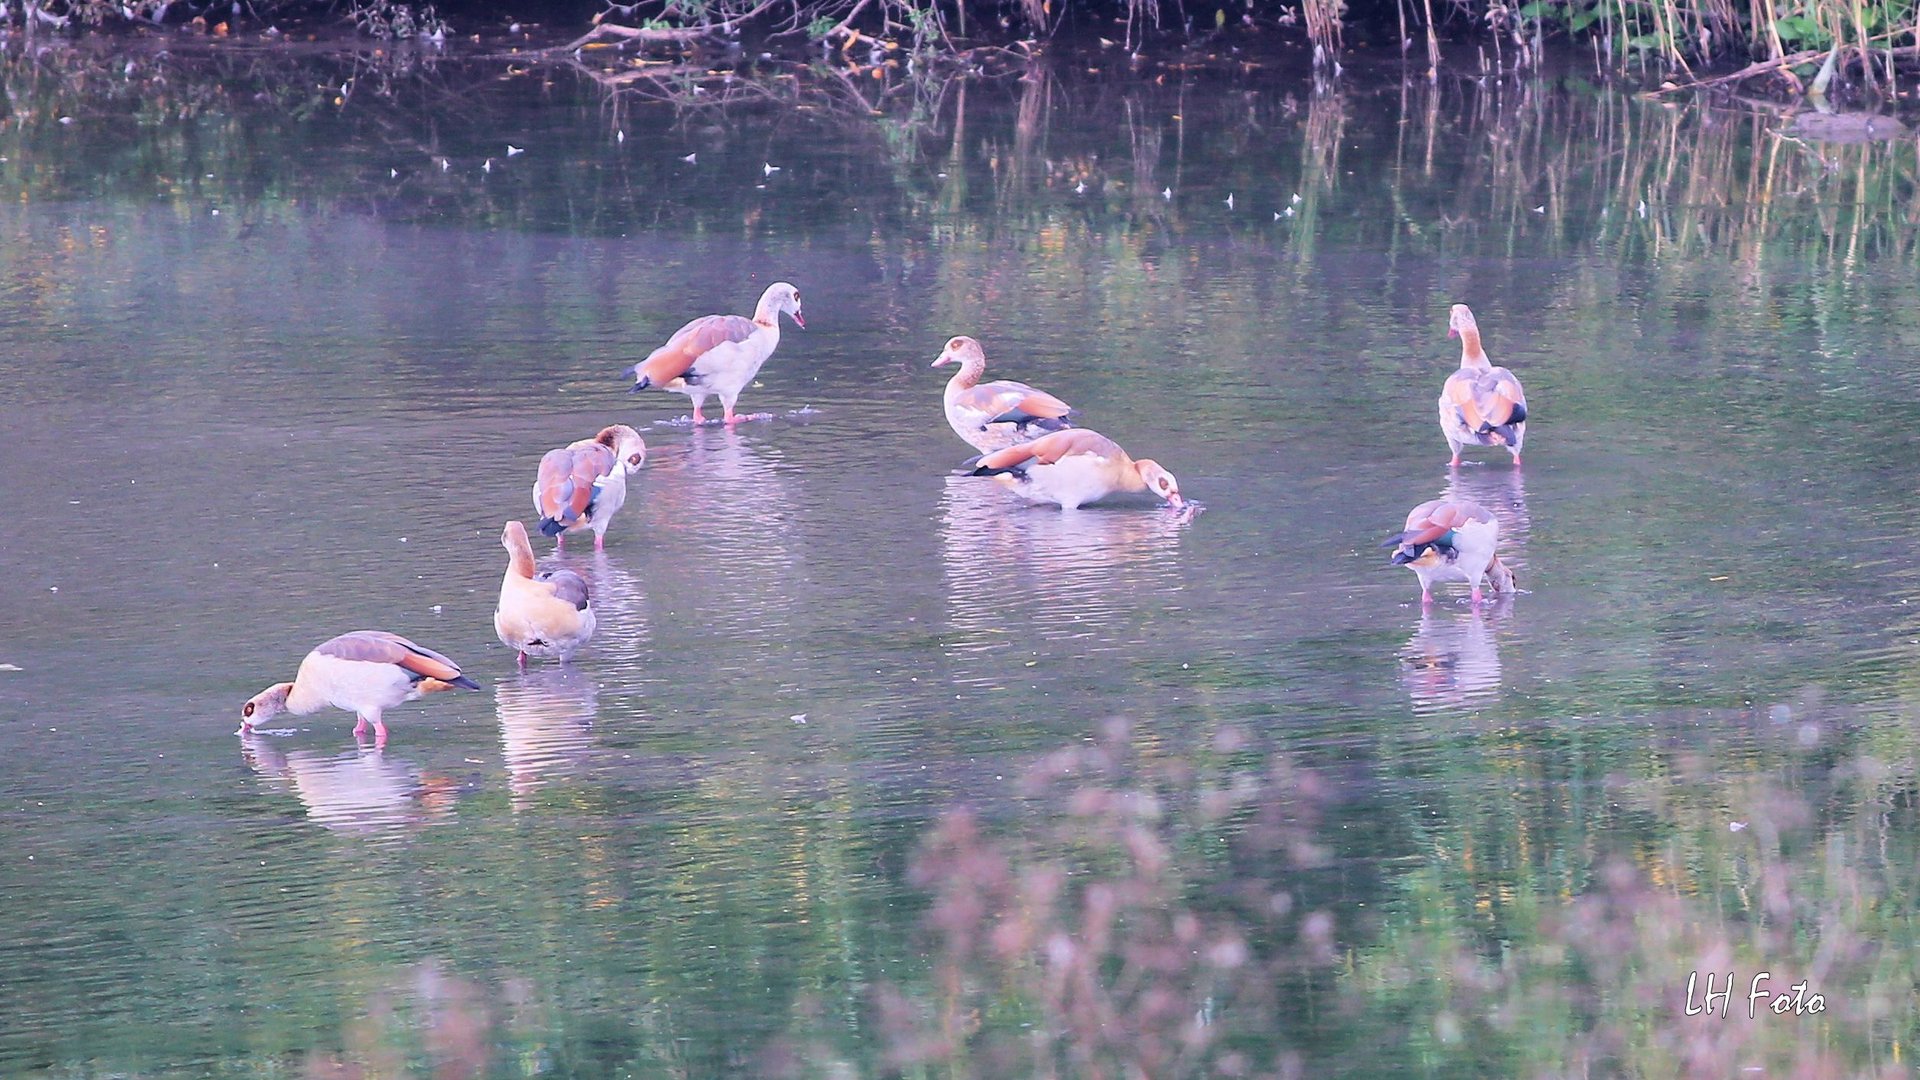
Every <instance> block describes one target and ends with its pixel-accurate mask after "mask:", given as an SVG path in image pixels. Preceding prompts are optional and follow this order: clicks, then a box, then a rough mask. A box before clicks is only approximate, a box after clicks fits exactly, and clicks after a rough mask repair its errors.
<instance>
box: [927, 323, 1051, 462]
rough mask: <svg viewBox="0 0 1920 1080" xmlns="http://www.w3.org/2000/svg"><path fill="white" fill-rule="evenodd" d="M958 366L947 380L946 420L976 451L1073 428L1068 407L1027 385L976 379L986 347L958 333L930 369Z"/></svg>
mask: <svg viewBox="0 0 1920 1080" xmlns="http://www.w3.org/2000/svg"><path fill="white" fill-rule="evenodd" d="M942 364H959V365H960V370H959V371H956V372H954V373H953V378H951V379H948V380H947V392H946V407H947V423H948V424H950V425H952V426H953V433H954V434H955V435H958V436H960V437H961V438H962V439H965V440H966V441H967V442H968V443H970V444H971V445H972V446H973V448H974V449H975V450H980V451H985V452H989V453H990V452H992V451H994V450H1003V449H1005V448H1007V447H1009V446H1012V445H1014V444H1015V443H1018V442H1023V441H1025V440H1027V439H1030V438H1032V437H1033V436H1035V435H1038V434H1044V433H1046V432H1049V431H1058V430H1060V429H1062V428H1068V427H1072V426H1073V425H1072V424H1070V423H1068V422H1067V417H1068V416H1069V415H1070V414H1071V413H1072V412H1073V408H1072V406H1070V405H1068V404H1067V403H1066V402H1064V401H1061V400H1060V399H1059V398H1057V397H1054V396H1053V395H1052V394H1049V393H1047V392H1046V391H1044V390H1035V389H1034V388H1033V387H1031V386H1028V385H1027V384H1026V383H1022V382H1013V381H1011V380H1006V379H1002V380H998V381H995V382H990V383H983V382H981V381H980V376H981V375H982V374H984V373H985V372H986V370H987V354H986V350H984V349H982V348H981V347H980V343H979V342H978V341H975V340H974V339H972V338H970V337H957V338H954V339H952V340H950V341H948V342H947V347H946V348H945V349H942V350H941V351H940V358H939V359H938V360H935V361H934V362H933V366H934V367H939V366H940V365H942Z"/></svg>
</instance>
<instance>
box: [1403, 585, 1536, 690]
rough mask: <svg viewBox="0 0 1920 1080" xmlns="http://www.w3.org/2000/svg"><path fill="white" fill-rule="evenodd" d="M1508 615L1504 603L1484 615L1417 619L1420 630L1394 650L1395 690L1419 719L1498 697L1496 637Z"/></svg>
mask: <svg viewBox="0 0 1920 1080" xmlns="http://www.w3.org/2000/svg"><path fill="white" fill-rule="evenodd" d="M1512 610H1513V601H1512V599H1511V598H1510V597H1500V598H1497V599H1495V600H1494V601H1493V602H1492V603H1490V604H1488V605H1486V606H1485V607H1484V609H1478V610H1470V611H1461V612H1453V611H1444V610H1443V611H1436V610H1434V609H1432V608H1428V609H1426V610H1424V611H1422V612H1421V614H1420V625H1419V627H1418V628H1417V629H1416V630H1414V632H1413V637H1411V638H1409V639H1408V640H1407V643H1406V644H1405V645H1404V646H1402V647H1401V649H1400V685H1401V686H1403V687H1405V688H1406V691H1407V696H1408V697H1409V698H1411V699H1412V701H1413V711H1414V712H1415V713H1416V714H1419V715H1425V714H1428V713H1434V712H1441V711H1444V710H1448V709H1462V708H1468V707H1471V706H1477V705H1480V704H1483V703H1486V702H1490V701H1493V700H1496V699H1497V698H1498V697H1499V696H1500V646H1499V642H1498V639H1497V634H1496V632H1497V631H1498V629H1499V627H1500V625H1501V624H1502V623H1504V622H1505V621H1506V619H1507V618H1508V617H1509V616H1510V614H1511V612H1512Z"/></svg>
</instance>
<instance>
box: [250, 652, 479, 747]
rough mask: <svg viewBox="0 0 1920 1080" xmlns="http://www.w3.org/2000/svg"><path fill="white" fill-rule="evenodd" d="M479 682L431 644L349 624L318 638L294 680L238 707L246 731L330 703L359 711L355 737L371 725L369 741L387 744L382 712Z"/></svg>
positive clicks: (378, 744) (337, 706) (473, 686)
mask: <svg viewBox="0 0 1920 1080" xmlns="http://www.w3.org/2000/svg"><path fill="white" fill-rule="evenodd" d="M456 686H464V687H466V688H467V689H469V690H478V689H480V684H479V683H477V682H474V681H473V680H472V679H469V678H467V677H466V676H465V675H462V674H460V667H459V665H457V664H455V663H454V662H453V661H451V660H449V659H447V658H446V657H445V656H442V655H440V654H439V653H437V652H434V651H433V650H432V649H427V648H422V647H421V646H419V645H415V644H414V643H413V642H411V641H408V640H407V639H406V638H403V637H401V636H400V635H399V634H389V633H387V632H386V631H384V630H353V631H349V632H348V633H345V634H341V635H340V636H339V637H337V638H334V639H332V640H331V641H324V642H321V643H320V644H319V645H318V646H315V648H314V650H313V651H312V652H310V653H308V654H307V656H306V659H304V660H302V661H300V670H299V671H298V672H297V673H296V674H295V675H294V677H293V681H292V682H283V683H275V684H273V685H272V686H269V687H267V688H266V689H265V690H262V691H260V692H259V693H258V694H255V695H254V696H253V697H251V698H249V699H248V700H247V703H246V704H245V705H243V706H241V707H240V730H239V731H237V732H235V734H236V735H245V734H247V733H248V732H250V731H252V730H253V729H254V728H255V727H257V726H259V725H261V724H264V723H266V722H267V721H268V720H271V719H273V718H274V717H276V716H278V715H280V714H281V713H283V712H285V713H292V714H293V715H295V716H304V715H306V714H307V713H311V712H319V711H320V710H321V709H324V708H326V707H328V706H332V707H334V708H336V709H345V710H347V711H348V712H350V713H353V714H355V715H356V716H357V717H359V723H357V724H355V725H354V726H353V736H354V738H356V739H358V738H359V737H360V736H362V735H364V734H366V733H367V725H369V724H371V725H373V745H374V746H376V747H379V746H385V745H386V744H387V725H386V724H385V723H384V722H382V720H381V718H380V714H381V713H382V712H384V711H385V710H387V709H391V708H393V707H394V706H395V705H398V704H400V703H401V702H403V701H412V700H414V699H415V698H417V697H419V696H421V695H422V694H431V693H435V692H437V691H440V690H451V689H453V688H454V687H456Z"/></svg>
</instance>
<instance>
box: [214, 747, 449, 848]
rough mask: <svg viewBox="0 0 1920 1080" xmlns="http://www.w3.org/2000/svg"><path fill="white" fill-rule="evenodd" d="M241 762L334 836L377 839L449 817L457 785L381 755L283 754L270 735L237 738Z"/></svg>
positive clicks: (362, 751) (382, 752)
mask: <svg viewBox="0 0 1920 1080" xmlns="http://www.w3.org/2000/svg"><path fill="white" fill-rule="evenodd" d="M240 756H241V758H242V760H244V761H245V762H246V763H247V767H248V768H250V769H252V770H253V771H254V772H257V773H259V774H260V775H261V776H262V777H265V778H266V780H267V787H268V789H269V790H273V791H278V792H285V793H289V794H292V795H293V796H294V797H295V798H297V799H299V800H300V805H301V806H302V807H304V808H305V809H306V812H307V819H308V820H310V821H312V822H314V823H315V824H318V825H320V826H322V827H324V828H327V829H331V830H334V831H336V832H352V833H379V832H389V831H393V830H398V829H404V828H407V827H410V826H415V825H420V824H424V823H426V822H428V821H432V820H436V819H444V818H447V817H450V816H451V815H452V813H453V806H454V802H455V801H456V799H457V797H458V796H457V786H458V785H457V783H456V782H455V781H454V780H453V779H452V778H450V777H445V776H439V775H436V774H433V773H428V772H426V771H424V770H422V769H421V768H420V767H419V766H417V765H415V764H413V763H412V762H410V761H406V760H404V759H401V758H396V757H393V756H391V755H390V754H389V753H388V752H387V751H385V750H376V749H365V748H363V749H359V750H353V751H348V752H347V753H344V754H323V753H320V752H318V751H313V750H282V749H280V747H279V746H277V745H275V738H274V736H271V735H262V734H258V733H250V734H247V735H243V736H241V742H240Z"/></svg>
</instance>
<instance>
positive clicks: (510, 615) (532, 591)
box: [493, 521, 595, 667]
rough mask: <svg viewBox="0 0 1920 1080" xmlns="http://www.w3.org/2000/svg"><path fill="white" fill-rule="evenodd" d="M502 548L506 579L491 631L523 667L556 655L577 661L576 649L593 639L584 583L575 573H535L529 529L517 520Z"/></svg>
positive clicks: (503, 536)
mask: <svg viewBox="0 0 1920 1080" xmlns="http://www.w3.org/2000/svg"><path fill="white" fill-rule="evenodd" d="M500 546H502V547H504V548H506V549H507V574H506V577H504V578H502V579H501V581H500V605H499V607H497V608H495V609H494V612H493V632H494V633H495V634H498V635H499V636H500V641H501V644H504V645H505V646H506V647H507V648H509V649H513V650H515V651H517V652H518V653H519V654H520V666H521V667H526V666H527V657H528V656H529V655H532V656H557V657H559V658H560V662H561V663H563V664H564V663H566V662H567V661H568V660H571V659H573V654H574V650H576V649H578V648H580V646H582V645H585V644H586V643H587V639H589V638H591V637H593V627H594V623H595V619H594V614H593V603H592V601H591V600H590V599H589V598H588V595H587V582H586V579H585V578H582V577H581V576H580V575H579V574H576V573H574V572H573V571H571V570H543V571H536V570H535V569H534V563H533V545H532V544H531V543H529V542H528V541H527V528H526V526H524V525H522V524H520V523H519V522H517V521H509V522H507V526H506V528H505V529H503V530H501V532H500Z"/></svg>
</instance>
